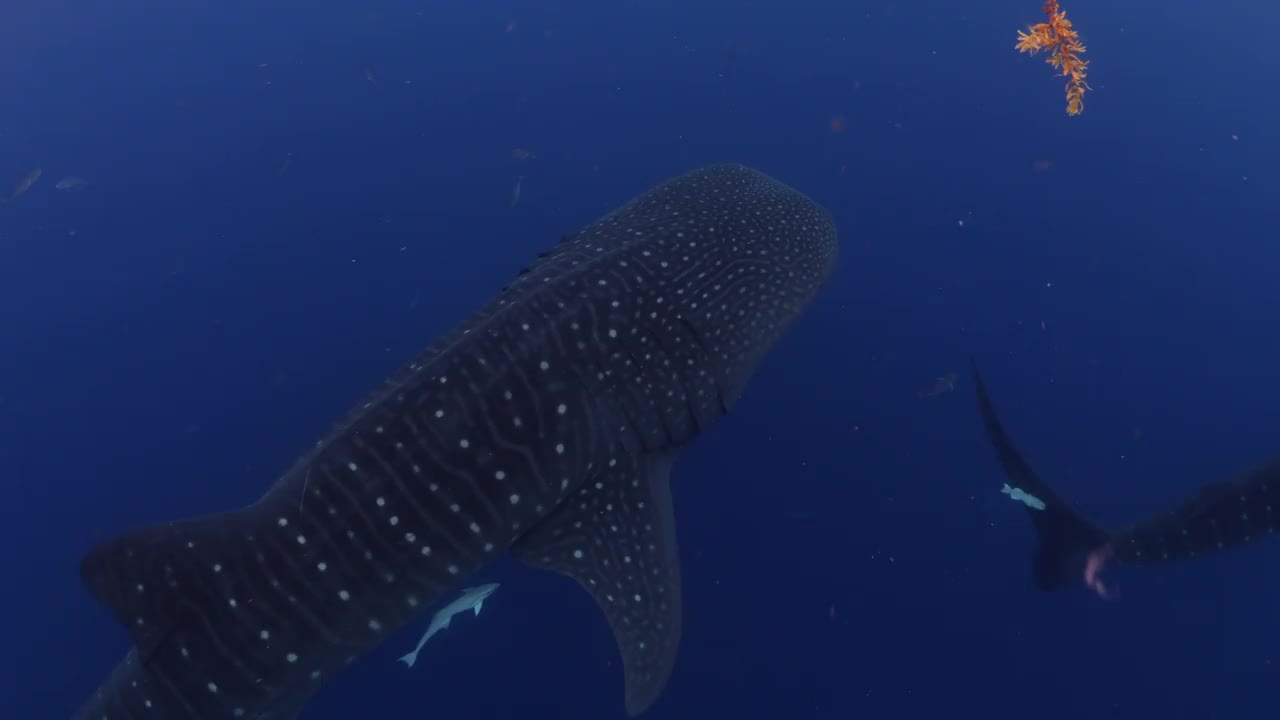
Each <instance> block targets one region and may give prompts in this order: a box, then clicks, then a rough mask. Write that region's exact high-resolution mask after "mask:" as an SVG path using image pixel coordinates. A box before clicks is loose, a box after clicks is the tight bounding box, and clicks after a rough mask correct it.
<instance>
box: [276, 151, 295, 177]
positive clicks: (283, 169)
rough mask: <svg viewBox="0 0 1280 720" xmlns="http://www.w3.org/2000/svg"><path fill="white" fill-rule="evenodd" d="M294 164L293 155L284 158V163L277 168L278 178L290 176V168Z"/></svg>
mask: <svg viewBox="0 0 1280 720" xmlns="http://www.w3.org/2000/svg"><path fill="white" fill-rule="evenodd" d="M292 164H293V153H289V154H288V155H285V156H284V161H283V162H281V163H280V167H278V168H276V177H284V176H285V175H288V174H289V166H290V165H292Z"/></svg>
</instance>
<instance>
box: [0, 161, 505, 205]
mask: <svg viewBox="0 0 1280 720" xmlns="http://www.w3.org/2000/svg"><path fill="white" fill-rule="evenodd" d="M43 174H44V168H35V169H33V170H32V171H31V172H29V173H27V174H26V175H23V176H22V179H21V180H19V181H18V184H16V185H14V186H13V192H11V193H9V196H8V197H6V198H3V199H0V205H8V204H9V203H11V202H13V201H14V200H17V199H18V198H19V197H21V196H22V194H23V193H25V192H26V191H28V190H30V189H31V186H32V185H35V184H36V181H37V180H39V179H40V176H41V175H43ZM516 187H517V189H519V184H518V183H517V185H516Z"/></svg>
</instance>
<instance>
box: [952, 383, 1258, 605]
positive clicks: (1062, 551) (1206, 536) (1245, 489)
mask: <svg viewBox="0 0 1280 720" xmlns="http://www.w3.org/2000/svg"><path fill="white" fill-rule="evenodd" d="M972 369H973V381H974V386H975V387H976V388H977V391H978V407H979V409H980V410H981V412H982V420H983V423H984V424H985V425H986V429H987V434H988V435H989V436H990V438H991V443H992V445H994V446H995V449H996V455H997V456H998V457H999V459H1000V464H1001V465H1002V466H1003V467H1004V471H1005V474H1006V475H1008V477H1009V483H1010V484H1011V485H1013V486H1014V487H1016V488H1019V489H1021V490H1022V491H1024V492H1026V493H1028V494H1030V495H1032V496H1034V497H1035V498H1038V499H1039V500H1040V501H1041V502H1042V503H1043V504H1044V507H1043V509H1036V508H1034V507H1028V509H1027V514H1028V515H1030V517H1031V522H1032V523H1033V524H1034V525H1035V528H1036V534H1037V536H1038V538H1039V547H1038V548H1037V549H1036V554H1035V558H1034V560H1033V563H1032V569H1033V574H1034V577H1035V581H1036V585H1037V587H1039V588H1041V589H1043V590H1057V589H1059V588H1062V587H1066V586H1069V585H1073V584H1075V583H1079V582H1084V583H1085V584H1086V585H1088V586H1089V587H1091V588H1092V589H1093V590H1094V591H1096V592H1097V593H1098V594H1100V595H1102V596H1104V597H1105V596H1106V595H1107V593H1108V589H1107V587H1106V585H1105V584H1104V583H1103V582H1102V578H1101V571H1102V569H1103V567H1104V566H1105V565H1106V564H1108V563H1115V564H1125V565H1140V564H1152V563H1166V562H1175V561H1178V560H1185V559H1188V558H1193V557H1198V556H1201V555H1211V554H1213V553H1218V552H1222V551H1224V550H1227V549H1229V548H1233V547H1237V546H1240V545H1244V544H1246V543H1250V542H1254V541H1257V540H1261V539H1263V538H1265V537H1267V536H1269V535H1271V534H1272V533H1274V532H1276V531H1277V530H1280V456H1276V457H1273V458H1271V459H1270V460H1267V461H1266V462H1264V463H1262V464H1261V465H1258V466H1256V467H1254V468H1252V469H1250V470H1248V471H1246V472H1244V473H1243V474H1241V475H1240V476H1238V477H1237V478H1235V479H1233V480H1231V481H1229V482H1223V483H1215V484H1212V485H1208V486H1206V487H1204V488H1203V489H1202V490H1201V491H1200V493H1199V494H1198V495H1197V496H1196V497H1194V498H1191V499H1190V500H1188V501H1186V502H1184V503H1183V504H1181V505H1179V506H1178V507H1176V508H1174V509H1173V510H1172V511H1168V512H1162V513H1160V514H1158V515H1156V516H1154V517H1152V518H1150V519H1148V520H1146V521H1143V522H1140V523H1138V524H1136V525H1133V526H1131V527H1129V528H1125V529H1122V530H1115V531H1108V530H1103V529H1102V528H1099V527H1097V526H1095V525H1093V524H1092V523H1090V522H1088V521H1087V520H1084V519H1083V518H1081V517H1080V516H1079V515H1077V514H1076V513H1075V512H1074V511H1073V510H1072V509H1071V508H1070V507H1069V506H1068V505H1067V504H1066V503H1065V502H1063V500H1062V499H1061V498H1059V497H1058V496H1057V494H1055V493H1054V492H1053V490H1052V489H1050V487H1049V486H1048V485H1047V484H1046V483H1045V482H1044V481H1043V480H1041V479H1040V476H1039V475H1037V474H1036V473H1035V471H1034V470H1032V469H1031V466H1030V465H1028V464H1027V462H1026V461H1025V460H1024V459H1023V458H1022V454H1021V453H1020V452H1018V448H1017V447H1015V446H1014V444H1013V441H1012V440H1010V439H1009V436H1008V434H1007V433H1006V432H1005V430H1004V428H1003V427H1002V426H1001V425H1000V420H999V418H997V417H996V412H995V408H994V407H993V406H992V404H991V398H990V397H989V396H988V395H987V388H986V385H985V384H983V382H982V377H981V375H979V373H978V367H977V365H976V364H972Z"/></svg>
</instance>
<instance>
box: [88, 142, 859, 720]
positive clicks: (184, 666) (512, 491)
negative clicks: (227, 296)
mask: <svg viewBox="0 0 1280 720" xmlns="http://www.w3.org/2000/svg"><path fill="white" fill-rule="evenodd" d="M836 252H837V243H836V233H835V226H834V225H833V223H832V221H831V218H830V216H829V215H828V214H827V213H826V212H825V211H824V210H823V209H822V208H820V207H818V206H817V205H815V204H814V203H813V202H812V201H811V200H809V199H808V198H806V197H805V196H803V195H801V194H800V193H798V192H796V191H795V190H792V189H791V188H789V187H787V186H785V185H783V184H782V183H779V182H777V181H776V180H773V179H771V178H769V177H767V176H765V175H763V174H761V173H759V172H756V171H754V170H751V169H749V168H746V167H743V166H741V165H714V166H709V167H705V168H702V169H699V170H694V171H692V172H689V173H687V174H685V175H682V176H680V177H677V178H675V179H672V180H669V181H667V182H665V183H663V184H661V185H659V186H657V187H655V188H653V189H652V190H649V191H648V192H645V193H644V194H642V195H640V196H638V197H636V198H635V199H633V200H632V201H630V202H629V203H627V204H626V205H624V206H622V207H621V208H619V209H617V210H615V211H613V212H611V213H610V214H608V215H606V216H604V217H603V218H601V219H599V220H598V221H596V222H595V223H593V224H592V225H589V226H587V227H585V228H583V229H582V230H581V231H579V232H577V233H575V234H573V235H570V236H568V237H566V238H565V239H564V240H563V241H562V242H561V243H560V244H559V245H557V246H556V247H555V248H554V249H553V250H551V251H550V252H548V253H546V254H545V255H544V256H543V257H541V258H540V259H538V260H537V261H536V262H535V263H534V264H533V265H531V266H530V267H529V268H527V269H526V270H524V271H522V272H521V273H520V275H519V276H518V277H517V278H516V279H515V280H514V281H513V282H512V283H511V285H510V286H508V287H507V288H505V289H504V290H503V291H502V292H501V293H500V294H499V295H498V297H497V298H496V299H494V300H493V301H492V302H490V303H489V304H488V305H487V306H485V307H484V308H482V309H481V310H479V311H478V312H476V313H475V314H474V315H472V316H471V317H470V318H468V319H467V320H465V321H464V322H463V323H462V324H461V325H459V326H458V327H457V328H455V329H454V330H453V331H452V332H450V333H448V334H446V335H445V336H444V337H443V338H441V339H440V340H438V341H437V342H436V343H434V344H433V345H431V346H430V347H428V348H427V349H426V350H425V351H424V352H423V353H422V354H420V355H419V356H418V357H417V358H415V359H414V360H412V361H411V362H410V363H409V364H408V365H407V366H406V367H404V368H403V369H402V370H401V371H399V372H398V373H397V374H396V375H395V376H394V377H392V379H391V380H390V381H389V382H388V383H387V384H385V385H384V386H383V387H382V388H381V389H380V390H378V391H376V392H375V393H373V394H372V395H371V396H370V397H369V398H368V399H367V400H366V401H364V402H362V403H360V404H359V405H358V406H357V407H356V408H355V409H354V410H353V411H352V413H351V414H350V415H348V416H347V418H346V419H345V420H344V421H343V422H342V423H341V424H340V425H339V426H338V427H337V428H336V429H335V430H333V431H332V432H331V433H330V434H329V435H328V436H327V437H325V438H323V439H322V440H321V441H320V442H319V443H318V444H317V445H316V447H314V448H313V449H311V450H310V451H309V452H308V453H307V454H306V455H304V456H303V457H302V458H301V459H300V460H299V461H298V462H297V464H295V465H294V466H293V467H292V468H291V469H290V470H289V471H288V472H286V473H285V474H284V476H283V477H281V478H280V479H279V480H277V481H276V483H275V484H274V485H273V486H272V487H271V488H270V489H269V490H268V491H267V492H266V494H265V495H263V496H262V498H261V499H259V500H258V501H257V502H255V503H254V504H252V505H250V506H249V507H246V508H244V509H241V510H235V511H231V512H225V513H221V514H216V515H209V516H205V517H201V518H198V519H194V520H186V521H180V522H171V523H166V524H163V525H159V526H155V527H150V528H146V529H142V530H137V531H133V532H130V533H127V534H125V535H122V536H120V537H117V538H115V539H112V540H108V541H107V542H105V543H103V544H101V545H99V546H97V547H96V548H94V549H93V550H91V551H90V552H89V554H88V555H87V556H86V557H85V558H84V560H83V562H82V563H81V574H82V576H83V578H84V580H85V583H86V584H87V586H88V588H89V589H90V590H91V592H92V593H93V594H94V595H95V596H96V597H97V599H98V600H99V601H101V602H102V603H103V604H104V605H106V606H107V607H108V608H110V609H111V610H112V611H113V613H114V614H115V615H116V617H117V618H118V619H119V620H120V621H121V622H122V623H124V625H125V626H126V627H127V628H128V629H129V632H130V633H131V635H132V638H133V641H134V647H133V649H132V650H130V651H129V653H128V654H127V656H126V657H125V659H124V660H123V662H121V664H120V665H118V666H117V667H116V669H115V670H114V672H113V673H112V674H111V675H110V676H109V677H108V678H107V679H106V680H105V681H104V682H103V684H102V685H101V686H100V688H99V689H98V691H97V692H96V693H95V694H94V695H93V696H92V697H91V698H90V699H89V700H88V701H87V703H86V704H85V705H84V706H83V707H82V709H81V711H80V714H79V716H78V717H79V718H82V719H83V720H101V719H102V718H109V719H111V720H115V719H117V718H144V717H145V718H166V719H167V718H183V719H186V718H201V719H203V718H210V719H217V720H221V719H222V718H241V717H242V718H250V719H255V720H265V719H267V718H270V719H271V720H290V719H291V718H295V717H297V716H298V714H299V713H301V711H302V708H303V706H304V705H305V704H306V702H307V700H308V699H309V698H310V697H311V696H312V694H314V693H315V692H316V690H318V689H319V688H320V687H321V685H322V684H323V683H325V682H326V681H327V680H328V679H329V678H331V677H332V676H333V675H334V674H335V673H336V672H337V671H338V670H340V669H341V668H343V667H344V666H345V665H347V664H348V663H350V662H352V661H354V660H355V659H357V658H359V657H360V656H362V655H364V654H365V653H367V652H369V651H370V650H372V649H373V648H375V647H376V646H377V645H378V644H379V643H381V642H382V641H383V640H384V639H386V638H387V637H388V636H389V635H390V634H391V633H392V632H393V631H394V630H396V629H397V628H399V627H401V626H402V625H403V624H404V623H405V622H407V621H408V620H410V619H412V618H413V617H414V616H415V615H416V614H417V613H418V612H419V611H421V609H422V608H424V607H426V606H428V605H430V604H431V603H433V602H434V601H436V600H438V599H439V597H440V596H441V595H442V594H443V593H446V592H448V591H449V590H450V589H451V588H453V587H455V586H456V585H457V583H459V581H460V580H461V579H462V578H464V577H466V576H467V575H469V574H470V573H472V572H473V571H475V570H476V569H477V568H479V567H481V566H482V565H484V564H485V563H487V562H489V561H491V560H492V559H494V558H495V557H497V555H498V554H499V553H501V552H503V551H504V550H509V551H510V552H511V553H512V554H513V555H514V556H515V557H516V558H518V559H520V560H522V561H523V562H525V563H527V564H529V565H531V566H533V567H537V568H543V569H547V570H552V571H555V572H558V573H562V574H564V575H568V576H569V577H572V578H574V579H575V580H577V581H578V583H580V584H581V586H582V587H583V588H584V589H585V590H586V591H587V592H589V593H590V594H591V595H592V597H594V598H595V600H596V603H597V604H598V605H599V607H600V608H601V610H602V611H603V612H604V614H605V616H606V618H607V619H608V622H609V624H610V626H611V627H612V629H613V631H614V637H615V639H616V641H617V644H618V648H619V651H620V653H621V657H622V667H623V674H624V678H625V680H624V682H625V690H626V708H627V711H628V712H629V713H630V714H632V715H635V714H637V713H639V712H641V711H643V710H645V709H646V708H648V707H649V706H650V705H651V704H652V703H653V702H654V701H655V700H656V699H657V697H658V695H659V693H660V692H661V691H662V688H663V687H664V686H665V684H666V682H667V678H668V677H669V675H670V674H671V670H672V667H673V665H674V662H675V657H676V648H677V645H678V643H679V640H680V631H681V614H680V596H681V592H680V587H681V580H680V571H679V558H678V553H677V550H676V539H675V523H674V518H673V516H672V509H671V497H670V494H669V488H668V475H669V472H670V470H671V465H672V462H673V461H674V460H675V458H676V457H677V455H678V453H679V452H680V450H681V449H682V448H683V447H684V446H686V445H687V444H689V443H690V442H691V441H693V440H694V439H695V438H696V437H697V436H698V435H699V434H700V433H701V431H702V430H703V429H705V428H706V427H707V426H708V425H710V424H711V423H712V422H714V421H715V420H716V419H717V418H719V417H720V416H722V415H724V414H725V413H726V412H728V411H729V409H730V408H731V407H732V406H733V405H734V403H735V402H737V400H738V398H739V396H740V395H741V393H742V391H743V389H744V387H745V385H746V383H747V380H748V379H749V377H750V376H751V374H752V372H753V370H754V368H755V366H756V364H757V362H758V361H759V360H760V358H761V357H762V356H763V355H764V353H765V352H766V351H767V350H768V349H769V348H770V347H771V346H772V345H773V344H774V342H775V341H777V340H778V338H779V337H781V335H782V333H783V332H784V330H785V329H786V328H787V326H788V325H789V324H790V323H791V321H793V320H794V319H795V318H796V317H797V316H798V315H799V313H800V312H801V310H802V309H803V308H804V306H805V305H806V303H807V302H808V301H809V300H810V299H811V298H812V297H813V296H814V294H815V293H816V292H817V291H818V289H819V287H820V286H821V285H822V284H823V283H824V281H825V280H826V278H827V277H828V275H829V274H830V272H831V271H832V269H833V268H834V264H835V260H836ZM565 689H566V691H569V690H570V689H571V688H570V687H568V686H567V687H566V688H565Z"/></svg>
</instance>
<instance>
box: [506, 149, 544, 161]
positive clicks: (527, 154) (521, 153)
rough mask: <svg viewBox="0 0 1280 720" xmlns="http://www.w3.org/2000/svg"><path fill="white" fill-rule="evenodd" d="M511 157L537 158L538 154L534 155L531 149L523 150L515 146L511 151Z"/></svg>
mask: <svg viewBox="0 0 1280 720" xmlns="http://www.w3.org/2000/svg"><path fill="white" fill-rule="evenodd" d="M511 159H512V160H537V159H538V156H537V155H535V154H534V153H533V151H532V150H525V149H524V148H516V149H515V150H512V151H511Z"/></svg>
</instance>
